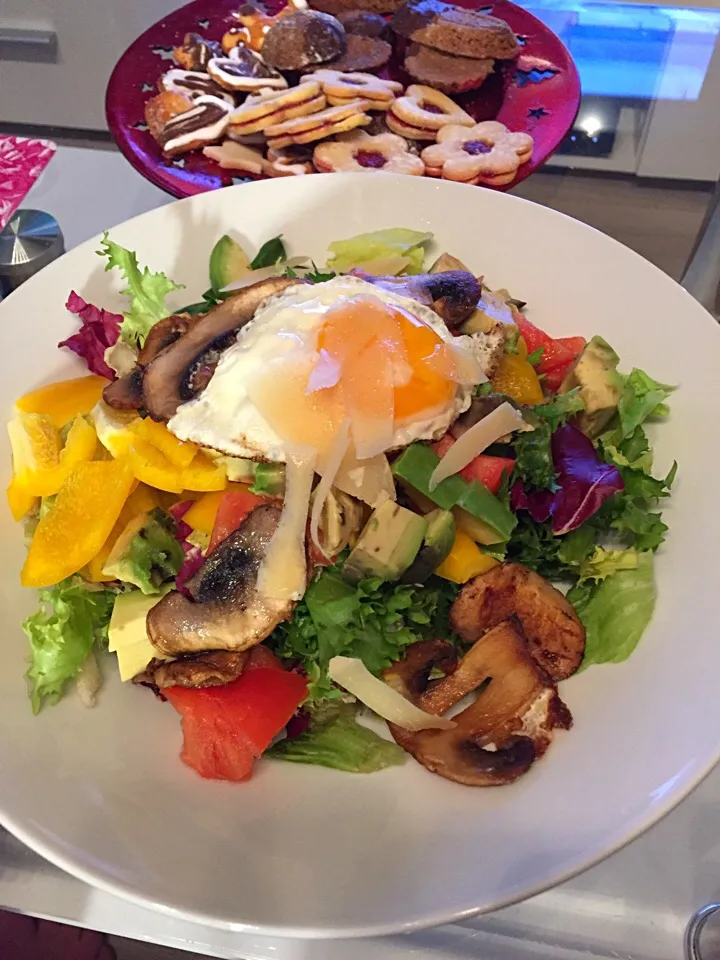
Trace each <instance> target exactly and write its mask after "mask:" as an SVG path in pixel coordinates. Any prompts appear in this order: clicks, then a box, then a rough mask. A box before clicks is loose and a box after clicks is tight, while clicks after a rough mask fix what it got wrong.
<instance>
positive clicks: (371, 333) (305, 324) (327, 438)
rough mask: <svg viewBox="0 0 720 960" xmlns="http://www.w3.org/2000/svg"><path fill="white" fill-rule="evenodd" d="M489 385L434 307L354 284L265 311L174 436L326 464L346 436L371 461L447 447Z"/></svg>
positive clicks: (291, 296) (342, 281) (299, 296)
mask: <svg viewBox="0 0 720 960" xmlns="http://www.w3.org/2000/svg"><path fill="white" fill-rule="evenodd" d="M486 379H487V378H486V376H485V375H484V373H483V371H482V367H481V365H480V363H479V361H478V359H477V357H476V355H475V353H474V349H473V342H472V340H471V339H470V338H469V337H453V335H452V334H451V333H450V331H449V330H448V329H447V327H446V326H445V324H444V322H443V321H442V320H441V319H440V317H438V316H437V314H436V313H435V312H434V311H433V310H431V309H430V308H429V307H425V306H423V305H421V304H419V303H417V302H415V301H414V300H410V299H408V298H406V297H402V296H398V295H397V294H394V293H390V292H388V291H385V290H381V289H380V288H378V287H375V286H373V285H372V284H370V283H368V282H367V281H365V280H361V279H360V278H357V277H350V276H342V277H335V278H333V279H331V280H328V281H326V282H324V283H319V284H315V285H305V284H298V285H297V286H294V287H290V288H289V289H288V290H286V291H285V292H284V293H283V294H281V295H280V296H278V297H274V298H272V299H270V300H268V301H267V302H266V303H265V304H264V305H263V306H262V307H261V308H260V309H259V310H258V312H257V313H256V315H255V317H254V318H253V320H252V321H251V322H250V323H248V324H247V325H246V326H244V327H243V328H242V329H241V330H240V331H239V333H238V336H237V340H236V342H235V343H234V344H233V345H232V346H230V347H229V348H228V349H227V350H226V351H225V352H224V353H223V355H222V357H221V358H220V361H219V362H218V365H217V367H216V369H215V373H214V375H213V377H212V379H211V380H210V382H209V384H208V385H207V387H206V388H205V389H204V390H203V392H202V393H201V394H200V395H199V396H197V397H196V398H194V399H193V400H190V401H189V402H187V403H185V404H182V405H181V406H180V407H179V408H178V410H177V412H176V414H175V416H174V417H173V418H172V419H171V420H170V422H169V424H168V427H169V429H170V431H171V432H172V433H174V434H175V436H176V437H178V438H179V439H181V440H192V441H193V442H195V443H197V444H199V445H200V446H203V447H211V448H213V449H215V450H219V451H222V452H223V453H225V454H228V455H229V456H233V457H243V458H250V459H261V460H269V461H276V462H286V461H287V460H288V452H289V451H294V450H298V449H301V448H305V449H312V450H314V451H315V452H316V453H317V455H318V456H319V457H320V458H322V457H323V456H325V455H327V454H328V453H329V451H330V450H331V448H332V445H333V441H334V439H335V438H336V437H337V436H338V433H339V432H342V431H343V430H344V431H346V432H347V431H349V434H350V437H351V440H352V444H353V445H354V448H355V454H356V456H357V457H358V458H359V459H365V458H370V457H373V456H375V455H377V454H378V453H382V452H384V451H386V450H391V449H397V448H401V447H404V446H406V445H408V444H409V443H411V442H412V441H414V440H430V439H436V438H438V437H440V436H442V434H443V433H445V432H446V430H447V429H448V427H449V426H450V424H451V423H452V422H453V421H454V420H455V419H456V418H457V417H458V416H459V415H460V414H461V413H462V412H463V411H464V410H466V409H467V408H468V406H469V405H470V400H471V397H472V388H473V386H474V385H475V384H477V383H480V382H483V381H485V380H486Z"/></svg>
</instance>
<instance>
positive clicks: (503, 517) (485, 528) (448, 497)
mask: <svg viewBox="0 0 720 960" xmlns="http://www.w3.org/2000/svg"><path fill="white" fill-rule="evenodd" d="M439 462H440V458H439V457H438V455H437V454H436V453H435V451H434V450H433V449H432V447H428V446H426V445H425V444H422V443H413V444H412V445H411V446H409V447H406V448H405V450H403V452H402V453H401V454H400V456H399V457H398V458H397V460H396V461H395V463H393V466H392V471H393V474H394V476H395V477H396V478H397V479H398V480H400V481H403V482H404V483H407V484H409V485H410V486H411V487H413V488H414V489H415V490H417V491H418V492H419V493H421V494H423V496H425V497H427V498H428V499H429V500H431V501H432V502H433V503H434V504H436V505H437V506H438V507H442V508H443V510H453V512H454V513H455V520H456V522H457V523H458V526H461V527H462V529H464V530H465V532H466V533H467V534H468V536H471V537H472V538H473V540H476V541H477V542H478V543H501V542H502V541H504V540H507V539H508V537H509V536H510V534H511V533H512V531H513V529H514V527H515V523H516V520H515V515H514V514H513V513H512V512H511V511H510V510H509V509H508V508H507V507H506V506H505V505H504V504H503V503H501V502H500V501H499V500H498V499H497V497H495V496H493V494H492V493H490V491H489V490H488V488H487V487H485V486H484V485H483V484H482V483H479V482H478V481H477V480H473V481H471V482H470V483H468V481H467V480H464V479H463V478H462V477H461V476H460V475H459V474H455V475H454V476H452V477H448V478H447V479H446V480H443V481H442V482H441V483H439V484H438V485H437V486H436V487H435V488H434V489H433V490H430V477H431V476H432V473H433V470H434V469H435V467H436V466H437V465H438V463H439ZM460 517H465V518H466V519H467V518H469V519H467V523H466V524H461V523H460V521H459V518H460ZM469 526H472V530H473V532H471V531H470V529H468V527H469Z"/></svg>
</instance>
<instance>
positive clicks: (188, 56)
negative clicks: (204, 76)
mask: <svg viewBox="0 0 720 960" xmlns="http://www.w3.org/2000/svg"><path fill="white" fill-rule="evenodd" d="M219 56H220V45H219V44H217V43H215V41H214V40H205V39H204V38H203V37H201V36H200V34H199V33H186V34H185V39H184V40H183V42H182V44H181V46H179V47H175V49H174V50H173V57H174V58H175V62H176V63H177V64H178V65H179V66H180V67H182V69H183V70H207V65H208V63H209V62H210V60H212V58H213V57H219Z"/></svg>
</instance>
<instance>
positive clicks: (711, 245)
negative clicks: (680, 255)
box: [680, 182, 720, 316]
mask: <svg viewBox="0 0 720 960" xmlns="http://www.w3.org/2000/svg"><path fill="white" fill-rule="evenodd" d="M680 283H681V284H682V286H683V287H685V289H686V290H687V292H688V293H690V294H691V295H692V296H693V297H695V299H696V300H698V301H699V302H700V303H701V304H702V305H703V306H704V307H705V309H706V310H708V311H709V312H710V313H712V314H713V316H717V315H718V311H719V310H720V303H719V301H720V182H718V184H717V185H716V187H715V193H714V194H713V198H712V200H711V201H710V204H709V206H708V210H707V213H706V215H705V221H704V223H703V225H702V227H701V229H700V233H699V234H698V237H697V240H696V241H695V247H694V249H693V252H692V253H691V254H690V259H689V261H688V264H687V266H686V267H685V271H684V272H683V275H682V277H681V279H680Z"/></svg>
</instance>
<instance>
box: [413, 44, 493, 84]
mask: <svg viewBox="0 0 720 960" xmlns="http://www.w3.org/2000/svg"><path fill="white" fill-rule="evenodd" d="M404 66H405V72H406V73H407V74H408V76H411V77H412V78H413V80H417V81H418V83H422V84H426V85H427V86H428V87H433V88H434V89H435V90H440V91H441V92H442V93H467V92H468V91H470V90H477V88H478V87H481V86H482V85H483V83H484V82H485V80H486V79H487V78H488V77H489V76H490V74H491V73H492V72H493V67H494V66H495V61H494V60H473V59H472V58H471V57H453V56H451V55H450V54H449V53H441V52H440V51H439V50H432V49H431V48H430V47H423V46H422V45H421V44H419V43H413V44H412V45H411V46H410V49H409V50H408V52H407V56H406V57H405V63H404Z"/></svg>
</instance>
